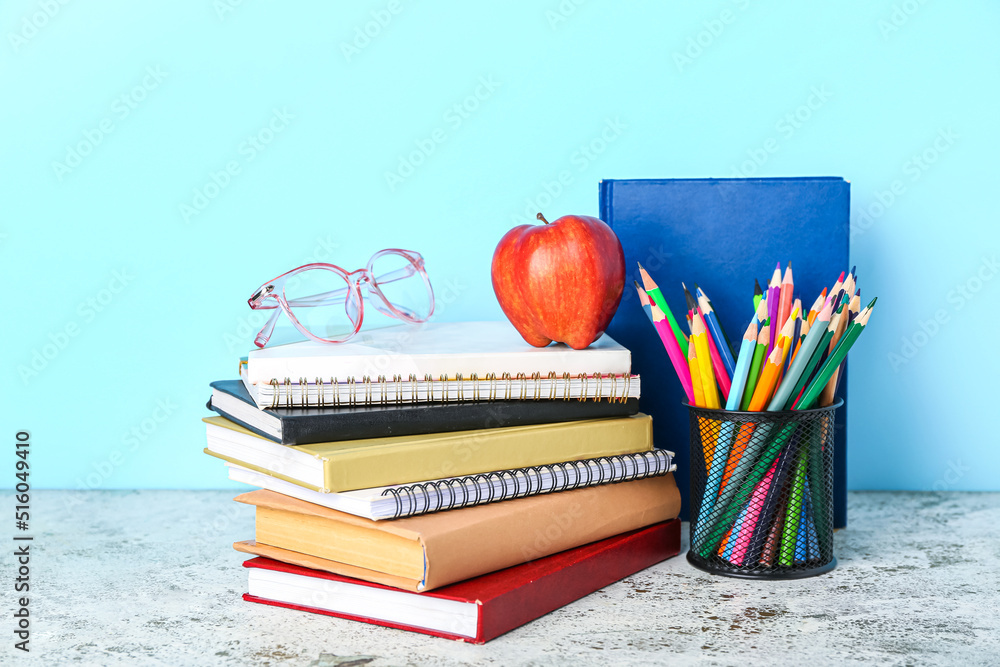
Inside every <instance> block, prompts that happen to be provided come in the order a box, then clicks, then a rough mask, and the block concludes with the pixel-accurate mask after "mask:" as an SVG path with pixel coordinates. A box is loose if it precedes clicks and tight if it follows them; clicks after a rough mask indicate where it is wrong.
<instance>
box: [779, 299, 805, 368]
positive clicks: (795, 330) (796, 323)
mask: <svg viewBox="0 0 1000 667" xmlns="http://www.w3.org/2000/svg"><path fill="white" fill-rule="evenodd" d="M796 301H797V300H796ZM789 324H791V327H792V335H791V336H790V342H789V344H788V354H787V355H785V365H784V366H782V367H781V375H779V376H778V384H781V380H782V378H784V377H785V373H786V372H787V371H788V367H789V366H790V365H791V363H792V356H793V355H794V354H795V348H797V347H798V344H799V335H800V333H801V331H802V309H801V308H799V307H797V306H796V307H795V308H793V309H792V315H791V317H789V318H788V322H785V326H786V327H787V326H788V325H789Z"/></svg>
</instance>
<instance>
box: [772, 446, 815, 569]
mask: <svg viewBox="0 0 1000 667" xmlns="http://www.w3.org/2000/svg"><path fill="white" fill-rule="evenodd" d="M809 447H810V445H809V444H808V443H804V444H803V445H802V449H801V450H799V452H798V459H797V460H796V461H795V472H794V473H792V493H791V495H790V497H789V498H788V511H786V512H785V525H784V526H783V527H782V534H781V548H780V550H779V551H778V564H779V565H784V566H785V567H791V566H792V565H794V564H795V545H796V542H797V541H798V537H799V520H800V518H801V516H802V502H803V500H805V490H806V457H807V454H808V453H809Z"/></svg>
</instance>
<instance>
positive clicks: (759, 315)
mask: <svg viewBox="0 0 1000 667" xmlns="http://www.w3.org/2000/svg"><path fill="white" fill-rule="evenodd" d="M753 316H754V319H755V320H756V321H757V329H758V330H760V328H761V327H762V326H764V322H766V321H767V299H761V300H760V303H758V304H757V308H756V310H754V314H753ZM769 340H770V339H769Z"/></svg>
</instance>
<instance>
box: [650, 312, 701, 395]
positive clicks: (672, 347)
mask: <svg viewBox="0 0 1000 667" xmlns="http://www.w3.org/2000/svg"><path fill="white" fill-rule="evenodd" d="M650 312H651V313H652V314H653V326H655V327H656V332H657V333H658V334H660V340H661V341H663V347H665V348H667V356H669V357H670V363H671V364H673V366H674V371H675V372H676V373H677V377H678V378H679V379H680V381H681V386H682V387H684V393H685V394H687V399H688V403H689V404H690V405H694V385H692V384H691V369H690V368H689V367H688V363H687V359H685V358H684V353H683V352H681V346H680V344H679V343H678V342H677V337H676V336H675V335H674V332H673V330H672V329H671V328H670V322H668V321H667V316H666V315H664V314H663V311H662V310H660V308H659V307H658V306H657V305H656V304H655V303H651V304H650Z"/></svg>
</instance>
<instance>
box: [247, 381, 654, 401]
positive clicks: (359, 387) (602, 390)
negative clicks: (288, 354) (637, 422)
mask: <svg viewBox="0 0 1000 667" xmlns="http://www.w3.org/2000/svg"><path fill="white" fill-rule="evenodd" d="M639 387H640V384H639V376H638V375H614V374H608V375H602V374H600V373H594V374H593V375H587V374H585V373H581V374H579V375H575V376H571V375H570V374H569V373H564V374H563V375H562V376H557V375H556V374H555V373H549V374H548V375H547V376H545V377H543V376H542V375H541V373H532V374H531V375H526V374H524V373H518V374H517V375H514V376H512V375H511V374H510V373H503V374H502V375H500V377H497V376H496V374H494V373H491V374H489V375H487V376H486V377H484V378H480V377H478V375H476V374H472V375H471V376H469V377H468V378H465V377H463V376H462V375H461V374H458V375H456V376H454V377H450V376H446V375H442V376H441V377H439V378H438V379H436V380H435V379H434V378H433V377H431V376H429V375H425V376H424V379H423V380H420V379H418V378H417V376H416V375H410V376H409V378H407V379H403V377H402V376H401V375H394V376H392V378H387V377H386V376H384V375H379V376H377V377H376V378H374V379H373V378H371V377H370V376H367V375H366V376H364V377H362V378H361V379H360V380H358V379H357V378H354V377H350V378H346V379H341V378H336V377H331V378H329V381H325V380H324V379H323V378H319V377H317V378H314V379H313V380H312V381H309V380H308V379H307V378H304V377H303V378H299V379H298V381H292V379H291V378H284V379H282V380H279V379H278V378H271V380H270V381H268V382H266V383H262V384H258V385H257V394H258V401H257V402H258V404H261V405H262V407H267V408H272V409H277V408H297V407H327V406H330V407H333V406H352V405H380V404H396V405H401V404H404V403H447V402H449V401H511V400H522V401H525V400H534V401H538V400H564V401H568V400H571V399H576V400H580V401H583V400H594V401H598V400H602V399H606V400H608V401H618V402H624V401H626V400H627V399H629V398H638V397H639Z"/></svg>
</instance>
